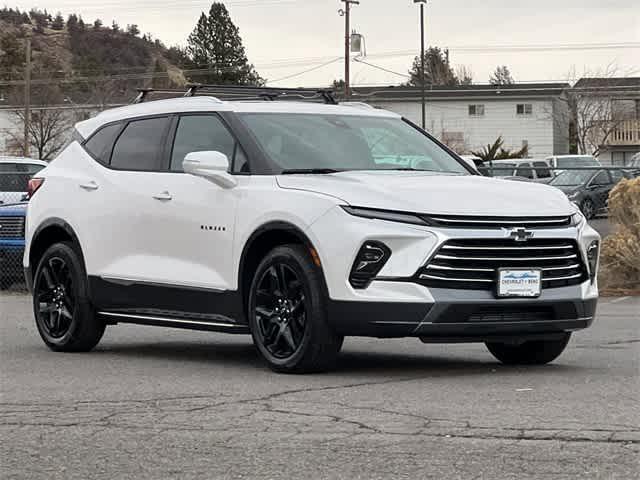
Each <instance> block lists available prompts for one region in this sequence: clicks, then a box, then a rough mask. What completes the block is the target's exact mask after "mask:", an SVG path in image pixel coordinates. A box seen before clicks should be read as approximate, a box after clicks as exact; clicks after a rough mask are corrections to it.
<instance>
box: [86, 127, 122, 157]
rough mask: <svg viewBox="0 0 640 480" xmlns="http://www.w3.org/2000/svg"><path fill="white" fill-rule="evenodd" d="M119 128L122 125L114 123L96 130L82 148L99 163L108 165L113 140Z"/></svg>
mask: <svg viewBox="0 0 640 480" xmlns="http://www.w3.org/2000/svg"><path fill="white" fill-rule="evenodd" d="M121 129H122V125H121V124H119V123H116V124H113V125H108V126H106V127H104V128H103V129H101V130H98V132H96V133H95V134H94V135H93V136H92V137H91V138H90V139H89V140H87V142H86V143H85V144H84V148H86V149H87V151H88V152H89V153H90V154H91V155H92V156H93V158H95V159H96V160H98V161H99V162H100V163H102V164H104V165H108V164H109V157H110V156H111V150H112V149H113V142H115V141H116V138H118V133H120V130H121Z"/></svg>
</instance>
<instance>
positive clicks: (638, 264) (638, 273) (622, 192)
mask: <svg viewBox="0 0 640 480" xmlns="http://www.w3.org/2000/svg"><path fill="white" fill-rule="evenodd" d="M609 219H610V221H611V222H612V223H613V224H614V225H615V226H616V232H615V233H614V234H612V235H609V236H608V237H607V238H606V239H605V240H604V241H603V243H602V256H601V258H600V276H599V282H600V286H601V288H602V289H603V290H605V291H606V290H625V291H631V292H633V291H636V292H638V291H640V177H639V178H635V179H633V180H623V181H621V182H620V183H619V184H618V185H616V187H615V188H614V189H613V190H612V191H611V194H610V195H609Z"/></svg>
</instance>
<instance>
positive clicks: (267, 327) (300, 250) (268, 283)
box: [248, 245, 343, 373]
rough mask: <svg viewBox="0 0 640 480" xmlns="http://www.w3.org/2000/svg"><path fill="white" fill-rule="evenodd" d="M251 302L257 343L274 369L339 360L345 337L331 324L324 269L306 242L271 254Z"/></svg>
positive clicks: (319, 367) (295, 369) (303, 369)
mask: <svg viewBox="0 0 640 480" xmlns="http://www.w3.org/2000/svg"><path fill="white" fill-rule="evenodd" d="M248 303H249V305H248V312H249V325H250V328H251V335H252V336H253V341H254V344H255V345H256V347H257V349H258V351H259V352H260V354H261V355H262V357H263V358H264V359H265V360H266V361H267V363H268V365H269V367H270V368H271V369H272V370H274V371H276V372H281V373H307V372H318V371H324V370H328V369H330V368H332V367H333V366H334V365H335V362H336V359H337V356H338V352H339V351H340V348H341V347H342V341H343V337H342V336H340V335H337V334H335V333H334V332H333V331H332V330H331V328H330V326H329V323H328V320H327V294H326V290H325V287H324V281H323V278H322V272H321V270H320V268H319V267H317V266H316V265H315V264H314V263H313V261H312V259H311V257H310V255H309V253H308V251H307V250H306V249H305V248H304V247H302V246H301V245H285V246H281V247H277V248H275V249H273V250H272V251H271V252H270V253H269V254H267V256H266V257H265V258H264V259H263V260H262V262H261V263H260V265H259V266H258V268H257V270H256V272H255V275H254V277H253V281H252V283H251V289H250V291H249V302H248Z"/></svg>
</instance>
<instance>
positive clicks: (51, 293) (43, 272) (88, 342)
mask: <svg viewBox="0 0 640 480" xmlns="http://www.w3.org/2000/svg"><path fill="white" fill-rule="evenodd" d="M33 311H34V315H35V319H36V326H37V327H38V332H39V333H40V337H41V338H42V340H43V341H44V343H45V344H46V345H47V346H48V347H49V348H50V349H51V350H54V351H59V352H86V351H89V350H91V349H93V347H95V346H96V345H97V344H98V342H99V341H100V339H101V338H102V335H103V333H104V329H105V324H104V322H102V321H100V320H99V319H98V318H97V316H96V315H95V312H94V310H93V307H92V305H91V302H90V301H89V295H88V288H87V275H86V272H85V269H84V263H83V261H82V258H81V257H80V255H79V254H78V253H77V252H76V250H75V249H74V246H73V245H72V244H70V243H66V242H63V243H56V244H54V245H52V246H51V247H49V249H47V251H46V252H45V253H44V255H43V256H42V258H41V259H40V262H39V263H38V265H37V268H36V273H35V275H34V277H33Z"/></svg>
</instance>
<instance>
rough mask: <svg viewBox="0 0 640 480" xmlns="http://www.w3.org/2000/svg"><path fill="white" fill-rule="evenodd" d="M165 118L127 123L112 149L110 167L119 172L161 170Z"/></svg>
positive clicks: (166, 122) (167, 120) (166, 119)
mask: <svg viewBox="0 0 640 480" xmlns="http://www.w3.org/2000/svg"><path fill="white" fill-rule="evenodd" d="M168 122H169V119H168V118H167V117H159V118H148V119H145V120H135V121H133V122H129V124H128V125H127V126H126V127H125V129H124V131H123V132H122V133H121V134H120V137H119V138H118V140H117V141H116V144H115V146H114V147H113V154H112V155H111V166H112V167H113V168H118V169H121V170H142V171H157V170H161V168H162V158H161V155H160V151H161V150H162V146H163V144H164V138H165V135H166V130H167V125H168Z"/></svg>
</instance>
